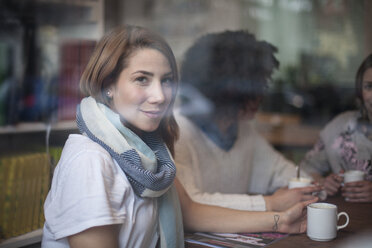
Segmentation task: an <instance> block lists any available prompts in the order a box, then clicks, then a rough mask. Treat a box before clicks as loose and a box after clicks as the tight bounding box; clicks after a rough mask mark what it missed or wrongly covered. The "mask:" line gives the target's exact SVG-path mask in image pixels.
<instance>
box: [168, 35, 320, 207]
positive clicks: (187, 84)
mask: <svg viewBox="0 0 372 248" xmlns="http://www.w3.org/2000/svg"><path fill="white" fill-rule="evenodd" d="M275 52H277V48H276V47H274V46H273V45H271V44H270V43H268V42H265V41H258V40H256V38H255V36H254V35H252V34H251V33H249V32H247V31H224V32H219V33H210V34H207V35H204V36H202V37H201V38H199V39H198V40H197V41H196V42H195V43H194V44H193V45H192V46H191V47H190V48H189V49H188V50H187V51H186V53H185V56H184V60H183V62H182V64H181V85H183V90H182V91H181V94H180V97H179V99H180V113H179V114H177V115H176V120H177V123H178V124H179V126H180V139H179V140H178V141H177V142H176V146H175V151H176V156H175V160H176V166H177V175H178V178H179V179H180V182H181V183H182V184H183V186H184V187H185V189H186V190H187V192H188V193H189V195H190V196H191V198H192V199H193V200H195V201H197V202H201V203H205V204H210V205H218V206H224V207H229V208H234V209H241V210H259V211H265V210H267V211H271V210H283V209H287V208H289V207H290V206H292V205H294V204H295V203H297V202H301V201H306V200H309V199H313V198H314V196H312V195H311V193H312V192H315V191H319V190H320V188H319V187H318V186H311V187H305V188H297V189H287V188H285V187H286V185H287V184H288V181H289V179H290V178H292V177H294V176H295V174H296V168H295V165H294V164H293V163H292V162H290V161H288V160H287V159H285V158H284V156H282V155H281V154H280V153H278V152H277V151H275V150H274V148H273V147H272V146H271V145H270V144H269V143H268V142H267V141H266V140H265V139H264V138H263V137H262V136H261V135H260V134H259V133H258V132H257V131H256V130H255V128H254V126H253V125H254V124H253V121H252V120H253V119H254V115H255V113H256V112H257V111H258V109H259V107H260V104H261V101H262V99H263V97H264V95H265V94H266V92H267V89H268V87H269V83H270V80H271V75H272V73H273V72H274V70H275V69H277V68H278V67H279V62H278V60H277V59H276V58H275V56H274V53H275ZM185 89H186V90H185ZM189 89H192V90H189ZM189 91H191V92H192V91H196V92H198V94H199V95H200V97H199V98H201V99H202V100H201V101H199V102H201V103H206V104H197V102H198V101H197V100H198V99H196V97H195V95H192V96H191V97H188V96H187V95H186V94H187V92H189ZM304 176H306V175H304ZM307 176H308V175H307ZM249 194H255V195H249ZM263 194H265V196H263Z"/></svg>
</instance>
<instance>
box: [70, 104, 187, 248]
mask: <svg viewBox="0 0 372 248" xmlns="http://www.w3.org/2000/svg"><path fill="white" fill-rule="evenodd" d="M76 122H77V126H78V128H79V130H80V132H81V133H82V134H83V135H86V136H88V137H89V138H90V139H92V140H93V141H94V142H96V143H98V144H100V145H101V146H102V147H103V148H104V149H105V150H106V151H108V152H109V153H110V155H111V156H112V157H113V158H114V159H115V160H116V162H117V163H118V164H119V166H120V168H121V169H122V170H123V171H124V173H125V175H126V176H127V178H128V181H129V182H130V184H131V186H132V188H133V190H134V192H135V193H136V194H137V195H138V196H140V197H158V203H159V204H158V206H159V227H160V240H161V247H166V248H173V247H174V248H176V247H177V248H178V247H183V246H184V244H183V226H182V214H181V208H180V204H179V200H178V196H177V192H176V190H175V188H174V186H173V187H172V185H173V181H174V178H175V176H176V167H175V165H174V162H173V160H172V158H171V156H170V153H169V151H168V149H167V147H166V145H165V144H164V142H163V141H162V139H161V138H160V136H159V134H158V133H157V132H156V131H155V132H147V133H144V136H143V137H142V139H141V138H140V137H138V136H137V135H136V134H135V133H134V132H132V131H131V130H129V129H128V128H126V127H125V126H124V125H123V124H122V122H121V120H120V116H119V115H118V114H117V113H115V112H113V111H112V110H111V109H110V108H108V107H106V106H105V105H104V104H101V103H97V102H96V100H95V99H94V98H92V97H87V98H84V99H83V100H82V101H81V103H80V105H79V106H78V107H77V113H76Z"/></svg>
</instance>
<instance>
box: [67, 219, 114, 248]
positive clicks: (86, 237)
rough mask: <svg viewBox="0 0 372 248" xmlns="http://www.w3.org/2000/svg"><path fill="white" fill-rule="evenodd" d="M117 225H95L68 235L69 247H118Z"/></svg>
mask: <svg viewBox="0 0 372 248" xmlns="http://www.w3.org/2000/svg"><path fill="white" fill-rule="evenodd" d="M119 230H120V226H119V225H107V226H97V227H92V228H89V229H87V230H84V231H82V232H80V233H77V234H75V235H72V236H69V237H68V242H69V244H70V247H71V248H102V247H110V248H119Z"/></svg>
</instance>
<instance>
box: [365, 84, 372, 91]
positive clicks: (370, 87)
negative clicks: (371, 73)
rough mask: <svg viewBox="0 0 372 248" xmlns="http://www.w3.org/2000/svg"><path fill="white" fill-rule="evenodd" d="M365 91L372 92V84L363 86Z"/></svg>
mask: <svg viewBox="0 0 372 248" xmlns="http://www.w3.org/2000/svg"><path fill="white" fill-rule="evenodd" d="M363 89H365V90H372V83H367V84H364V85H363Z"/></svg>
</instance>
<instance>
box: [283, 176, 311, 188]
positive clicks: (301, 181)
mask: <svg viewBox="0 0 372 248" xmlns="http://www.w3.org/2000/svg"><path fill="white" fill-rule="evenodd" d="M310 185H311V179H309V178H305V177H300V178H297V177H293V178H291V179H290V180H289V182H288V189H293V188H302V187H307V186H310Z"/></svg>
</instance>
